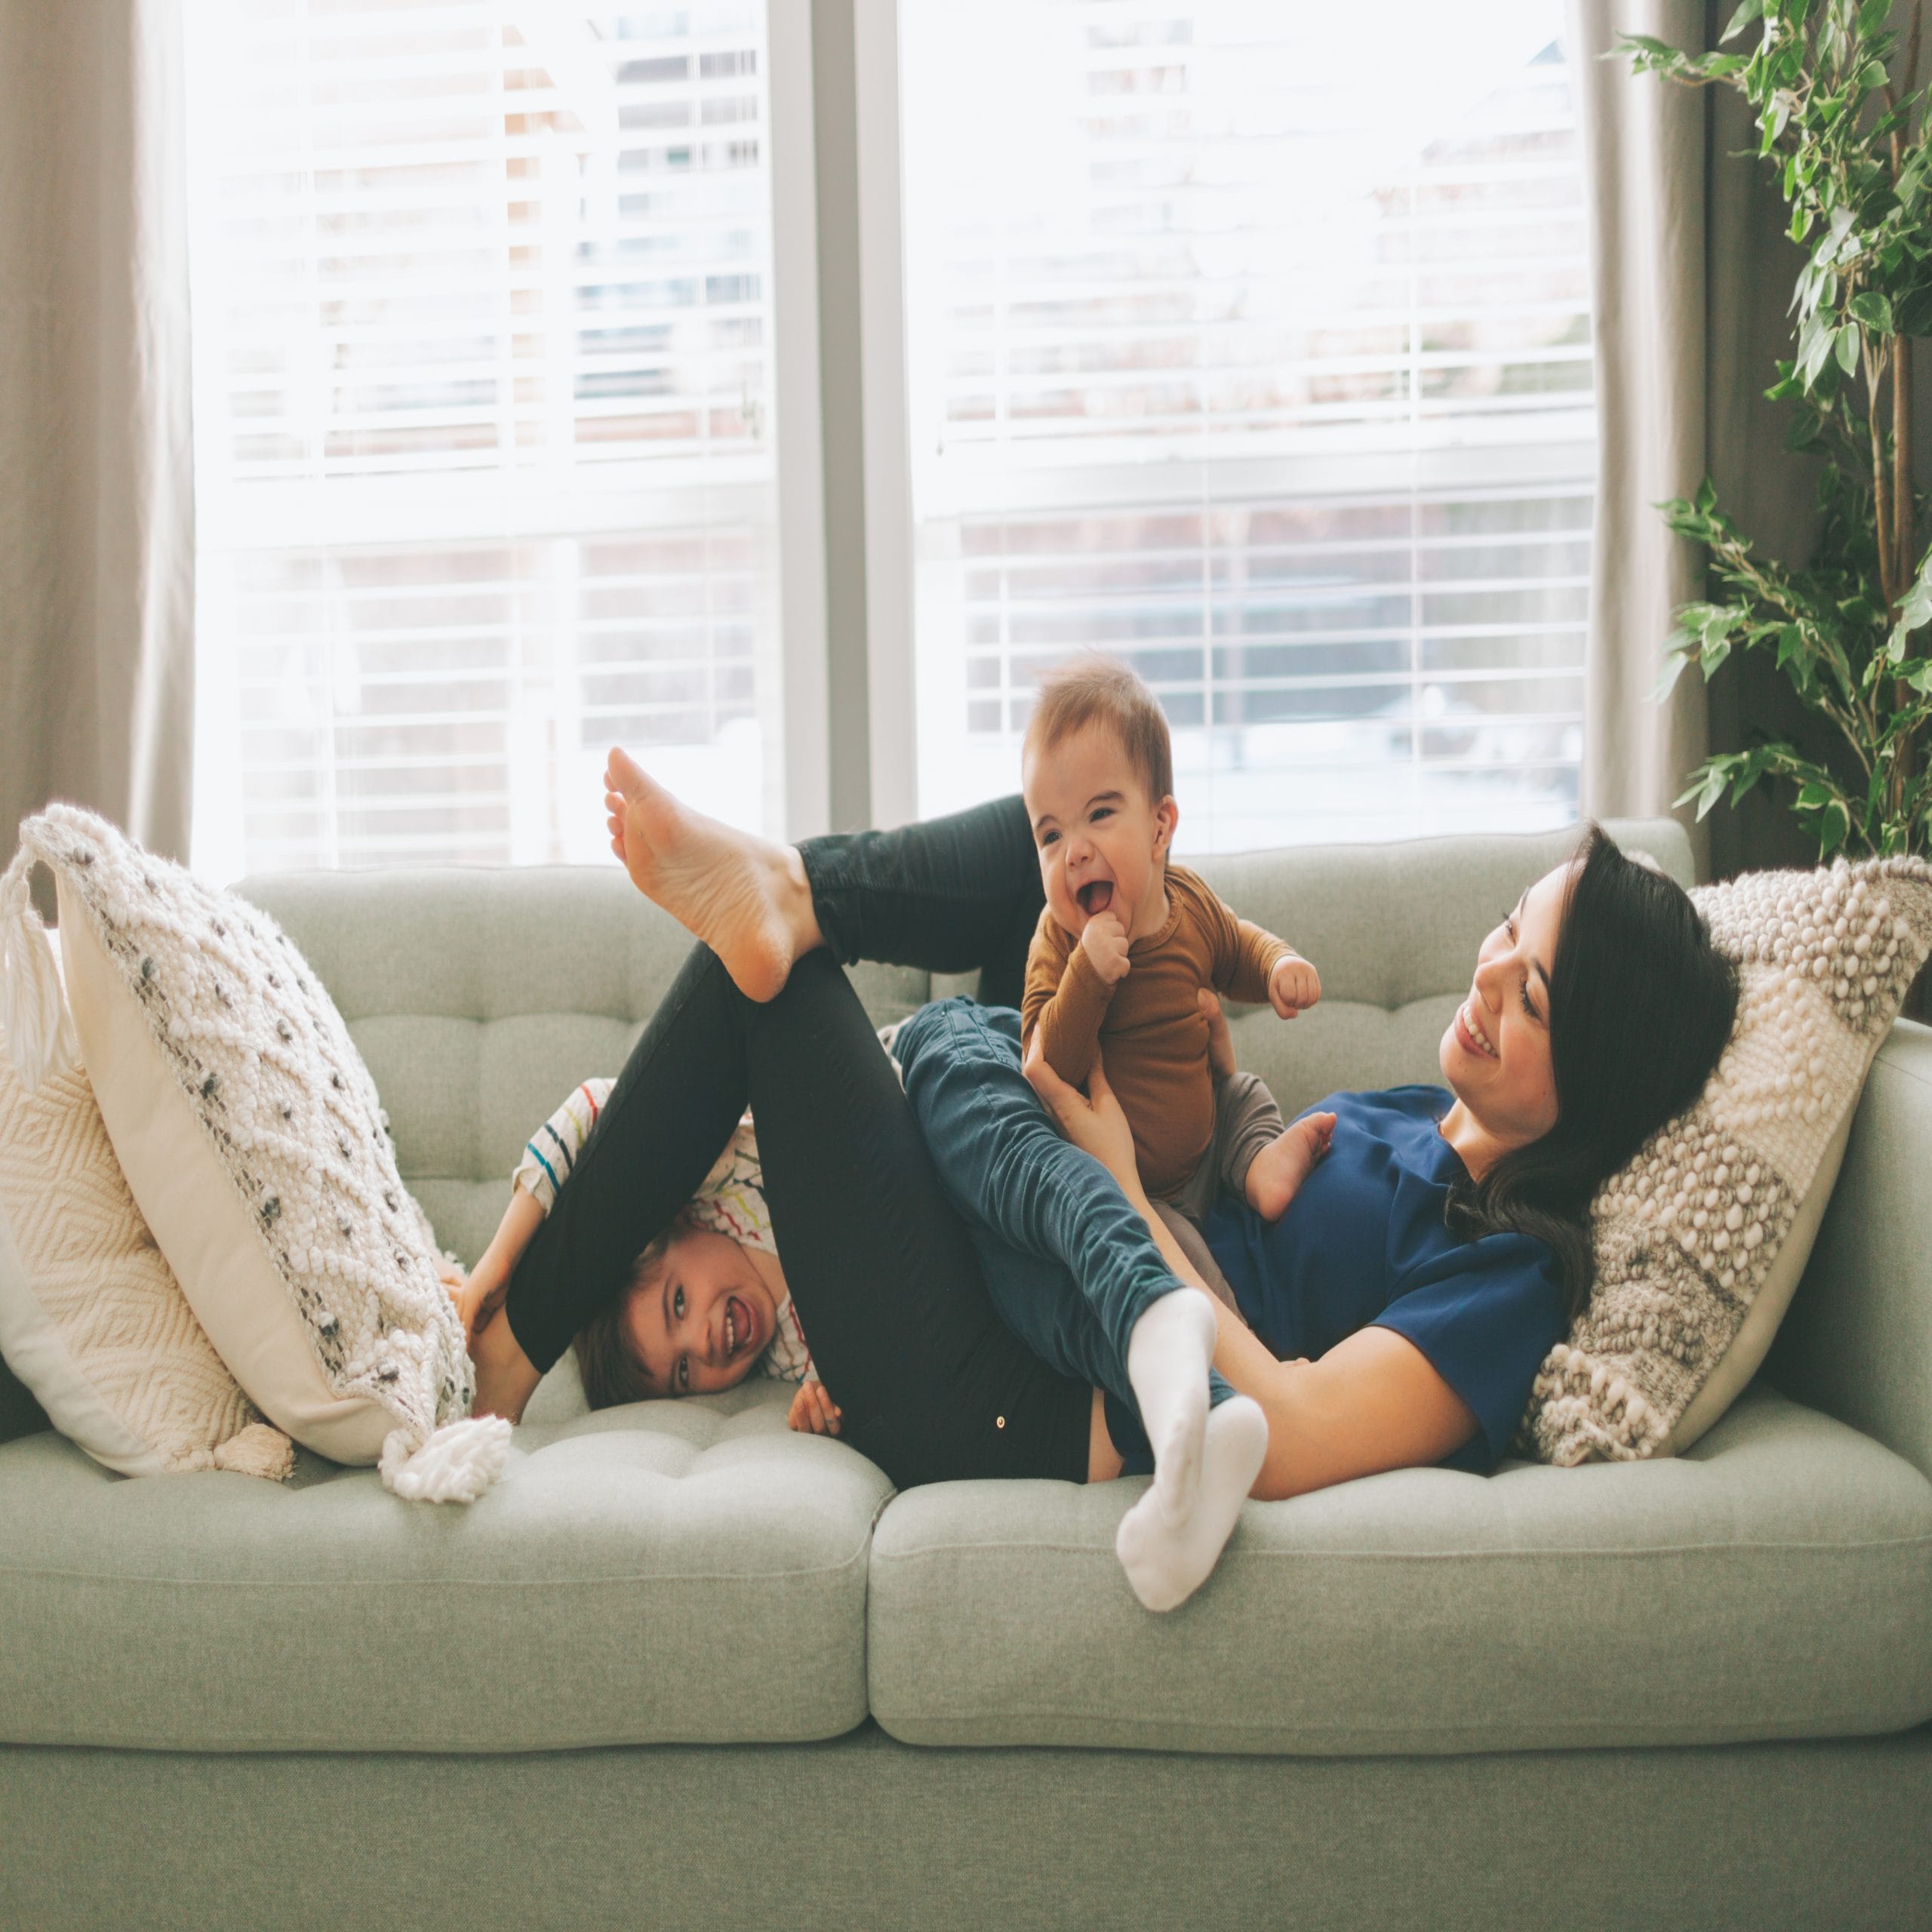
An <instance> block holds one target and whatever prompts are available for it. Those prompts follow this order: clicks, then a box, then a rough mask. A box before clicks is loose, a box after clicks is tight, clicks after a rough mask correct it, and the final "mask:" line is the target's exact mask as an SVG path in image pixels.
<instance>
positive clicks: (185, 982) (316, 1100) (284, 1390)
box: [0, 805, 509, 1501]
mask: <svg viewBox="0 0 1932 1932" xmlns="http://www.w3.org/2000/svg"><path fill="white" fill-rule="evenodd" d="M20 839H21V843H20V852H19V854H18V855H17V857H16V858H15V860H14V863H13V866H11V868H10V869H9V870H8V873H7V875H6V876H5V880H4V881H0V918H3V919H4V928H3V929H0V946H4V949H5V968H6V973H7V987H6V992H5V998H6V1002H7V1004H6V1008H5V1010H6V1011H7V1012H8V1014H9V1015H10V1016H17V1017H18V1019H19V1020H20V1031H19V1032H15V1031H14V1029H12V1028H11V1027H10V1028H9V1030H8V1051H9V1052H10V1054H11V1056H12V1058H13V1060H14V1065H15V1066H16V1067H17V1069H19V1072H20V1078H21V1082H22V1084H23V1086H25V1087H27V1088H29V1089H31V1088H32V1087H33V1086H34V1085H35V1084H37V1083H38V1081H39V1080H42V1079H44V1078H48V1077H51V1076H54V1075H58V1074H59V1073H60V1072H62V1071H63V1070H64V1069H65V1068H66V1066H68V1065H69V1063H71V1059H72V1040H73V1037H74V1035H76V1034H77V1035H78V1039H79V1041H80V1044H81V1047H82V1051H84V1052H85V1054H86V1056H87V1058H88V1063H89V1066H90V1069H91V1072H92V1073H93V1075H94V1084H95V1088H96V1090H97V1094H98V1097H99V1100H100V1109H101V1112H102V1114H103V1117H104V1118H105V1119H106V1124H107V1128H108V1131H109V1135H110V1137H112V1140H113V1141H114V1143H115V1151H116V1152H117V1153H118V1155H119V1156H120V1158H121V1163H122V1167H123V1168H125V1171H126V1172H127V1175H128V1181H129V1183H130V1185H131V1187H132V1189H133V1192H134V1198H135V1199H136V1201H137V1202H138V1203H139V1204H140V1205H141V1207H142V1208H143V1211H144V1212H145V1213H146V1216H147V1218H148V1220H149V1223H150V1225H151V1226H152V1228H153V1229H154V1232H155V1237H156V1238H157V1239H158V1241H159V1242H160V1244H161V1247H162V1251H163V1252H164V1253H165V1254H167V1255H168V1259H169V1260H170V1262H171V1264H172V1265H173V1266H174V1270H175V1272H176V1274H177V1276H178V1277H179V1278H180V1283H181V1287H182V1289H183V1292H184V1294H186V1297H187V1299H188V1300H189V1303H190V1305H191V1306H192V1307H193V1308H194V1309H195V1313H196V1314H197V1315H198V1316H199V1317H200V1318H201V1321H202V1326H203V1327H205V1329H206V1330H207V1331H208V1335H209V1337H210V1339H211V1340H212V1342H213V1343H214V1345H215V1346H216V1347H217V1349H220V1352H221V1353H222V1355H223V1358H224V1359H225V1360H226V1361H227V1363H228V1364H229V1367H230V1368H231V1370H232V1371H234V1373H235V1377H236V1379H237V1380H238V1381H239V1382H240V1383H241V1384H242V1386H243V1387H244V1388H245V1389H247V1390H248V1393H249V1394H250V1395H251V1397H253V1398H254V1400H255V1401H257V1403H258V1404H259V1405H260V1407H261V1408H262V1409H263V1411H264V1412H265V1413H266V1414H267V1415H268V1416H269V1419H270V1420H272V1421H274V1422H275V1423H278V1425H280V1426H282V1427H284V1428H285V1429H287V1430H288V1432H289V1433H290V1434H291V1435H294V1437H295V1438H296V1439H297V1441H305V1442H306V1443H308V1444H309V1446H310V1447H314V1448H316V1449H318V1451H320V1452H321V1453H322V1454H325V1455H331V1456H334V1457H336V1458H337V1460H346V1461H363V1462H375V1463H378V1464H379V1466H380V1469H381V1472H382V1476H383V1481H384V1483H385V1484H386V1485H387V1486H388V1487H389V1488H390V1489H391V1490H392V1491H395V1493H396V1494H398V1495H403V1496H408V1497H423V1498H425V1499H427V1500H435V1501H469V1500H473V1499H474V1498H475V1497H476V1496H478V1495H480V1494H481V1493H482V1492H483V1491H484V1490H485V1489H487V1488H488V1487H489V1485H490V1484H491V1483H492V1482H493V1481H494V1480H495V1479H496V1477H497V1474H498V1473H499V1472H500V1470H501V1469H502V1466H503V1459H504V1457H505V1455H506V1452H507V1447H508V1441H509V1424H508V1423H506V1422H503V1420H501V1419H500V1418H497V1417H488V1418H477V1419H474V1420H466V1416H467V1411H468V1409H469V1404H470V1402H471V1401H472V1397H473V1395H474V1392H475V1383H474V1377H473V1374H472V1370H471V1367H470V1363H469V1355H468V1354H467V1352H466V1349H465V1348H464V1346H463V1330H462V1325H461V1323H460V1321H459V1320H458V1318H457V1314H456V1312H455V1309H454V1306H453V1304H452V1303H451V1300H450V1298H449V1296H448V1294H447V1292H446V1291H445V1289H444V1287H443V1286H442V1284H441V1281H439V1280H438V1274H437V1268H436V1257H435V1249H434V1245H433V1242H432V1239H431V1238H430V1237H429V1232H428V1224H427V1223H426V1221H425V1220H424V1218H423V1216H422V1214H421V1212H420V1210H419V1209H418V1207H417V1204H416V1203H415V1201H414V1200H413V1199H412V1198H411V1196H410V1195H409V1193H408V1190H407V1189H405V1187H404V1186H403V1184H402V1181H401V1177H400V1175H399V1174H398V1172H397V1170H396V1164H395V1153H394V1151H393V1149H392V1146H391V1145H390V1142H389V1133H388V1125H387V1122H386V1119H385V1118H384V1116H383V1112H382V1110H381V1108H380V1105H379V1104H378V1103H377V1097H376V1092H375V1088H374V1083H373V1082H372V1081H371V1079H370V1078H369V1075H368V1069H366V1068H365V1066H364V1065H363V1063H362V1060H361V1056H360V1054H358V1053H357V1051H355V1045H354V1043H353V1042H352V1041H351V1039H350V1038H349V1031H348V1029H347V1027H346V1026H345V1024H344V1023H343V1020H342V1017H341V1015H340V1014H339V1013H338V1012H337V1011H336V1008H335V1005H334V1001H331V999H330V998H329V996H328V993H327V992H326V991H325V989H323V987H322V986H321V983H320V981H319V980H317V979H316V977H315V974H313V972H312V971H311V970H310V969H309V966H308V965H307V964H306V961H304V960H303V958H302V957H301V955H300V953H299V952H297V949H295V947H294V945H293V944H292V943H291V941H290V940H288V937H287V936H286V935H285V934H284V933H283V932H282V931H281V930H280V928H278V926H277V925H276V924H275V922H274V921H272V919H270V918H268V917H267V916H266V915H265V914H263V913H262V912H259V911H257V909H255V908H254V907H253V906H248V905H247V904H246V903H244V902H242V901H241V900H236V899H235V898H233V897H231V896H230V895H229V894H225V893H220V892H217V891H214V890H213V889H212V888H209V887H208V886H206V885H205V884H202V882H201V881H198V880H197V879H195V878H193V877H192V875H190V874H189V873H188V872H186V871H184V870H183V869H182V868H181V867H180V866H176V865H174V864H171V863H169V862H168V861H166V860H162V859H158V858H155V857H152V856H151V855H149V854H146V853H144V852H143V851H141V850H140V848H139V847H138V846H137V845H135V844H133V842H132V841H130V840H129V839H128V838H126V837H125V835H123V834H122V833H121V832H118V831H117V830H116V829H115V828H114V827H113V826H110V825H109V824H107V823H106V822H105V821H104V820H100V819H99V818H97V817H94V815H92V814H90V813H87V812H84V811H79V810H78V809H76V808H72V807H70V806H64V805H55V806H52V807H50V808H48V811H45V813H42V814H40V815H38V817H34V818H31V819H29V820H27V821H26V823H24V824H23V826H21V829H20ZM35 860H40V861H42V862H44V863H45V864H47V865H48V866H49V867H50V869H51V870H52V871H53V872H54V876H55V880H56V883H57V887H58V888H59V891H60V903H61V919H62V928H63V933H62V937H63V949H64V952H65V955H66V964H67V972H68V988H69V1002H68V1004H67V1008H66V1010H63V1009H62V1008H60V1006H58V1005H57V1004H50V1002H49V1001H48V998H47V997H46V992H45V980H44V978H43V977H42V971H41V964H42V961H45V965H46V967H47V968H48V970H49V971H51V968H52V957H51V949H48V941H47V936H46V934H45V932H44V931H39V930H38V925H39V922H38V918H36V917H35V915H34V913H33V912H32V908H31V906H30V905H29V903H28V902H27V899H26V873H27V872H28V870H29V868H30V867H31V866H32V863H34V861H35ZM22 962H25V964H24V966H23V964H22ZM17 976H23V978H24V984H23V985H21V984H17V983H16V978H17ZM54 984H55V989H56V994H57V993H58V981H57V980H55V983H54ZM69 1014H71V1021H70V1019H69ZM143 1081H146V1083H147V1084H146V1085H145V1086H144V1087H143V1085H141V1084H140V1083H141V1082H143ZM170 1121H180V1122H182V1123H183V1130H182V1131H181V1133H180V1134H178V1135H174V1136H173V1137H171V1135H170V1130H169V1128H168V1122H170ZM190 1121H191V1122H192V1129H190V1128H188V1127H187V1126H186V1123H188V1122H190ZM189 1143H192V1144H189ZM183 1195H193V1196H195V1198H196V1200H197V1202H198V1209H199V1211H198V1212H196V1213H194V1214H189V1212H188V1211H187V1210H186V1208H185V1207H184V1206H183V1198H182V1197H183Z"/></svg>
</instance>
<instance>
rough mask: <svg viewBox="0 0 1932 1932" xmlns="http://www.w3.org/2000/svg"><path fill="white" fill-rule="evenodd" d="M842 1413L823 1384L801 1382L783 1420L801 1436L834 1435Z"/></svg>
mask: <svg viewBox="0 0 1932 1932" xmlns="http://www.w3.org/2000/svg"><path fill="white" fill-rule="evenodd" d="M844 1414H845V1412H844V1410H843V1409H841V1408H840V1407H839V1406H838V1404H837V1403H836V1402H835V1401H833V1400H832V1397H831V1396H830V1395H829V1393H827V1392H826V1386H825V1384H824V1383H823V1382H801V1383H799V1384H798V1393H797V1394H796V1395H794V1396H793V1397H792V1412H791V1414H789V1415H788V1416H787V1417H786V1418H785V1420H786V1421H787V1422H788V1423H790V1424H791V1425H792V1427H793V1428H794V1429H796V1430H797V1431H798V1433H799V1434H800V1435H837V1434H838V1425H839V1423H840V1422H841V1420H843V1419H844Z"/></svg>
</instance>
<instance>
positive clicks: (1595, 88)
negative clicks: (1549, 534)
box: [1571, 0, 1708, 857]
mask: <svg viewBox="0 0 1932 1932" xmlns="http://www.w3.org/2000/svg"><path fill="white" fill-rule="evenodd" d="M1704 14H1705V9H1704V6H1703V0H1571V29H1572V32H1571V47H1572V49H1573V58H1572V60H1571V72H1573V73H1574V75H1575V76H1576V84H1577V95H1578V98H1577V107H1578V112H1579V115H1580V119H1581V122H1582V127H1583V158H1584V178H1585V182H1586V187H1585V193H1586V196H1587V198H1588V200H1589V214H1590V240H1591V254H1592V280H1593V285H1594V294H1595V313H1596V382H1597V423H1598V451H1599V454H1598V474H1597V508H1596V536H1595V544H1594V546H1593V547H1592V558H1591V572H1590V629H1589V650H1588V656H1587V659H1586V669H1587V675H1586V680H1585V690H1584V700H1583V702H1584V738H1583V809H1584V810H1585V811H1586V812H1589V813H1592V814H1595V815H1597V816H1599V817H1626V816H1628V817H1635V816H1642V815H1645V814H1651V813H1655V812H1662V811H1668V810H1669V808H1670V803H1671V801H1672V799H1673V798H1675V797H1676V795H1678V792H1681V791H1682V790H1683V789H1684V781H1683V778H1682V776H1681V774H1683V773H1684V772H1686V771H1689V770H1690V768H1691V767H1692V766H1693V765H1694V764H1696V763H1697V761H1698V759H1699V758H1701V757H1703V755H1704V748H1705V746H1706V743H1707V739H1708V733H1707V723H1706V706H1705V701H1704V693H1703V689H1702V688H1701V686H1700V683H1699V681H1698V680H1697V679H1696V678H1690V677H1686V678H1681V679H1679V681H1678V685H1677V688H1676V690H1675V692H1674V693H1673V694H1672V697H1670V699H1669V701H1668V702H1667V703H1663V704H1661V705H1660V704H1659V703H1657V702H1656V701H1655V696H1654V694H1655V693H1656V691H1657V683H1658V678H1659V673H1660V670H1661V668H1662V664H1663V655H1662V650H1661V647H1662V645H1663V640H1664V638H1666V636H1667V635H1669V630H1670V625H1671V613H1672V611H1673V609H1675V607H1676V606H1677V605H1679V604H1681V603H1683V602H1684V601H1686V600H1687V598H1690V597H1693V596H1695V595H1697V594H1699V590H1700V586H1702V584H1703V560H1702V558H1700V556H1699V555H1698V554H1697V551H1696V550H1695V549H1694V548H1693V546H1690V545H1689V544H1687V543H1681V542H1680V541H1679V540H1678V539H1677V538H1675V537H1672V535H1671V534H1670V533H1669V531H1667V530H1666V529H1665V528H1664V527H1663V524H1662V522H1661V521H1660V520H1659V518H1658V516H1657V512H1656V510H1655V509H1654V508H1653V507H1652V506H1653V505H1654V504H1656V503H1658V502H1659V501H1660V500H1663V498H1665V497H1681V496H1687V495H1689V494H1690V493H1691V492H1692V491H1694V490H1695V489H1696V488H1697V485H1698V483H1699V481H1700V480H1701V479H1702V478H1703V475H1704V473H1705V468H1706V436H1705V398H1706V366H1705V342H1704V328H1705V314H1706V262H1705V246H1706V223H1705V122H1706V96H1705V95H1704V94H1702V93H1693V92H1691V91H1689V90H1687V89H1684V88H1673V87H1666V85H1663V83H1662V82H1659V81H1657V80H1654V79H1651V78H1642V79H1638V78H1633V77H1632V75H1631V74H1630V72H1629V63H1627V62H1625V61H1623V60H1604V59H1603V58H1602V55H1603V54H1604V52H1605V51H1607V49H1608V48H1611V47H1613V46H1614V45H1615V44H1616V42H1617V36H1618V35H1620V34H1621V33H1632V32H1634V33H1647V34H1653V35H1656V36H1657V38H1659V39H1660V40H1667V41H1670V42H1673V43H1674V44H1675V45H1678V46H1679V47H1684V48H1692V49H1700V48H1702V47H1703V45H1704V33H1705V24H1704ZM1701 856H1703V855H1701V854H1700V857H1701Z"/></svg>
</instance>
